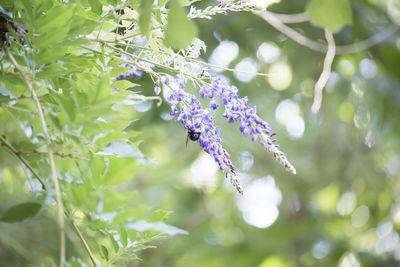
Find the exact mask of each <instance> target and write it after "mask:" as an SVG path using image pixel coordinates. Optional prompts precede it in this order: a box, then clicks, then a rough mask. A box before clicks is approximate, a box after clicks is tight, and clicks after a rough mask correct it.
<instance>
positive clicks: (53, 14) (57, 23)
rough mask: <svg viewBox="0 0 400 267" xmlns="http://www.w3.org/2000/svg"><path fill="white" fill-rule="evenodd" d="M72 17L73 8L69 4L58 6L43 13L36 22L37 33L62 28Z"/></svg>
mask: <svg viewBox="0 0 400 267" xmlns="http://www.w3.org/2000/svg"><path fill="white" fill-rule="evenodd" d="M71 17H72V8H71V7H70V6H68V5H65V6H56V7H54V8H52V9H50V10H49V11H48V12H46V14H44V15H41V16H40V18H39V19H38V20H37V23H36V31H37V33H48V32H49V30H50V29H52V28H53V29H58V30H59V29H62V28H64V27H66V25H68V20H69V19H70V18H71Z"/></svg>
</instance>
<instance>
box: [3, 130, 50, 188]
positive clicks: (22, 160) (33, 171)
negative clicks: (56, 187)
mask: <svg viewBox="0 0 400 267" xmlns="http://www.w3.org/2000/svg"><path fill="white" fill-rule="evenodd" d="M0 142H1V144H2V145H3V146H5V147H6V148H8V150H10V151H11V153H13V154H14V155H15V156H16V157H17V158H18V159H19V160H20V161H21V162H22V163H23V164H24V165H25V167H26V168H28V169H29V170H30V171H31V173H32V174H33V176H35V177H36V179H38V181H39V182H40V184H41V185H42V189H43V190H46V184H45V183H44V181H43V179H42V178H41V177H40V175H39V174H38V173H37V172H36V171H35V169H34V168H33V167H32V166H31V165H30V164H29V163H28V162H27V161H26V160H25V159H24V157H22V156H21V152H19V151H17V150H16V149H15V148H14V147H13V146H12V145H11V144H10V143H8V142H7V140H6V139H5V138H4V137H2V136H1V135H0Z"/></svg>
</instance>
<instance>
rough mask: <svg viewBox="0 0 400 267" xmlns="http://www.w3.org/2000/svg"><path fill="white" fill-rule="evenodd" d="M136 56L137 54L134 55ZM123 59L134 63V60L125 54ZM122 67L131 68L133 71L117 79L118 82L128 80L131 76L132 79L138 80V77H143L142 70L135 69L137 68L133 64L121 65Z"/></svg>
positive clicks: (122, 56)
mask: <svg viewBox="0 0 400 267" xmlns="http://www.w3.org/2000/svg"><path fill="white" fill-rule="evenodd" d="M134 55H135V53H134ZM121 58H122V59H124V60H127V61H133V59H132V58H131V57H130V56H128V55H125V54H122V55H121ZM121 66H122V67H125V68H130V69H132V70H129V71H127V72H126V73H124V74H121V75H119V76H118V77H117V80H124V79H126V78H128V77H130V76H131V77H135V78H138V77H141V76H142V70H141V69H139V68H137V67H135V66H133V65H132V64H129V63H124V64H121V65H120V67H121Z"/></svg>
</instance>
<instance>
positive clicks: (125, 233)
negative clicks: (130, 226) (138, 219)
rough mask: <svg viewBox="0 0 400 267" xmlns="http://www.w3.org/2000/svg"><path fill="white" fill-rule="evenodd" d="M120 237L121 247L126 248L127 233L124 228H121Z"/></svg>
mask: <svg viewBox="0 0 400 267" xmlns="http://www.w3.org/2000/svg"><path fill="white" fill-rule="evenodd" d="M120 237H121V243H122V245H123V246H124V247H126V246H127V245H128V232H127V231H126V229H125V228H124V227H121V232H120Z"/></svg>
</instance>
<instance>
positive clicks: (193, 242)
mask: <svg viewBox="0 0 400 267" xmlns="http://www.w3.org/2000/svg"><path fill="white" fill-rule="evenodd" d="M350 2H351V6H352V11H353V25H352V26H346V27H344V28H343V29H342V30H341V31H340V32H338V33H337V34H335V35H334V37H335V41H336V43H337V45H344V44H352V43H354V42H357V41H360V40H364V39H366V38H369V37H371V36H372V35H375V34H377V33H379V32H380V31H382V30H384V29H385V28H386V27H389V26H391V25H393V23H394V22H393V21H392V20H391V18H390V16H389V15H388V11H390V10H389V3H388V2H387V1H356V0H354V1H350ZM204 4H205V3H204ZM306 5H307V1H297V0H296V1H290V0H286V1H282V2H281V3H279V4H275V5H272V6H271V7H270V8H269V10H270V11H272V12H277V13H287V14H294V13H300V12H304V10H305V7H306ZM392 11H393V10H392ZM196 24H197V26H198V27H199V30H200V36H199V37H200V38H201V39H202V40H204V41H205V43H206V44H207V45H208V48H207V52H206V53H205V54H204V55H203V59H204V60H205V61H207V62H209V63H211V64H216V65H220V66H225V67H231V68H237V69H242V70H246V71H254V72H256V71H258V72H264V73H273V74H274V75H272V76H270V77H255V76H252V75H243V74H238V73H231V72H226V71H225V72H221V71H220V70H217V69H214V70H213V73H214V75H219V76H221V77H222V79H223V80H224V81H225V82H226V83H229V84H234V85H236V86H237V87H238V88H239V89H240V95H241V96H245V95H247V96H248V97H249V102H250V104H252V105H256V106H257V111H258V113H259V115H260V116H261V117H262V118H264V119H265V120H266V121H268V122H269V124H270V126H271V128H272V129H273V130H274V131H276V132H278V139H279V143H280V145H281V148H282V150H283V151H284V152H285V153H286V155H287V156H288V159H289V160H290V161H291V163H292V164H293V165H294V166H295V167H296V169H297V175H292V174H290V173H288V172H286V171H285V170H284V169H283V168H282V167H281V166H280V165H279V164H278V163H277V162H276V161H274V159H273V157H272V155H270V154H268V153H267V152H266V151H265V149H263V148H262V147H260V146H259V145H258V144H255V143H252V142H251V140H249V139H248V138H245V137H243V136H242V135H241V134H240V132H239V131H238V129H237V128H238V125H236V124H233V125H232V124H228V123H226V121H225V120H224V118H222V117H221V118H219V119H217V124H218V125H219V126H220V127H221V128H222V137H223V139H224V144H225V147H226V148H227V149H228V151H229V152H230V153H231V155H232V158H233V162H234V163H235V164H236V165H237V168H238V172H239V173H240V175H239V179H240V181H241V183H242V184H243V187H244V190H245V195H244V196H240V195H238V194H237V193H235V192H234V190H233V188H232V186H231V185H230V184H229V182H228V181H226V180H224V178H223V176H222V175H221V174H220V173H219V172H218V170H217V167H216V165H215V164H214V162H213V161H212V159H211V158H210V157H209V156H208V155H206V154H205V153H204V152H202V151H201V148H200V147H199V146H198V145H197V144H196V143H193V142H190V143H189V144H188V147H187V148H185V140H186V132H185V130H184V129H182V128H181V126H180V125H179V124H177V123H175V122H174V121H173V120H169V119H170V118H169V116H168V106H167V105H163V106H161V107H160V108H156V107H155V105H154V104H153V105H154V106H153V107H151V106H150V105H151V104H150V102H149V103H147V108H145V109H144V110H146V112H145V113H143V114H142V116H141V119H140V120H139V121H138V122H137V125H138V126H139V125H141V126H142V127H143V131H142V135H143V138H144V139H145V141H144V142H143V143H142V145H141V149H142V151H143V153H145V154H146V155H148V156H149V157H151V158H152V159H154V161H155V162H156V163H157V164H154V165H152V166H150V167H149V166H147V167H146V168H144V169H143V170H142V172H141V173H140V174H139V175H137V176H136V177H135V179H134V182H133V183H134V187H135V188H137V189H138V191H139V194H140V199H145V200H146V202H147V203H149V204H151V205H152V206H156V207H160V208H164V209H169V210H173V211H174V213H173V214H172V215H171V216H170V218H169V220H168V222H169V223H170V224H172V225H176V226H178V227H180V228H183V229H185V230H187V231H189V235H187V236H176V237H173V238H168V239H165V240H162V241H160V242H159V243H158V244H157V246H158V248H157V249H150V250H146V251H145V252H143V253H142V254H141V255H140V257H141V258H142V261H140V262H138V264H137V266H215V267H217V266H238V267H239V266H240V267H242V266H260V267H267V266H270V267H286V266H398V264H399V262H400V243H399V235H398V229H399V226H400V198H399V197H398V196H399V193H400V179H399V178H400V155H399V151H400V147H399V142H400V139H399V137H400V87H399V78H400V35H399V33H398V32H396V33H395V34H393V35H392V36H390V37H389V38H387V39H385V40H383V41H382V42H380V43H379V44H378V45H376V46H374V47H371V48H370V49H366V50H360V51H358V52H357V53H352V54H345V55H336V57H335V59H334V62H333V65H332V73H331V75H330V78H329V81H328V83H327V85H326V87H325V89H324V91H323V103H322V107H321V110H320V112H319V113H318V114H314V113H312V112H311V105H312V103H313V90H314V84H315V82H316V80H317V79H318V77H319V75H320V74H321V71H322V67H323V60H324V57H325V54H324V53H319V52H315V51H312V50H310V49H309V48H307V47H304V46H301V45H299V44H297V43H295V42H294V41H293V40H291V39H289V38H287V37H286V36H285V35H283V34H282V33H280V32H279V31H277V30H276V29H274V28H273V27H271V26H270V25H269V24H268V23H267V22H266V21H264V20H262V19H261V18H259V17H257V16H255V15H253V14H251V13H245V12H243V13H231V14H230V15H229V16H223V15H219V16H216V17H215V18H214V19H213V20H197V21H196ZM290 26H291V27H292V28H294V29H295V30H296V31H298V32H300V33H302V34H304V35H306V36H308V37H309V38H311V39H313V40H315V41H317V42H321V43H325V42H326V41H325V38H324V32H323V30H322V29H320V28H317V27H314V26H313V25H312V24H310V23H309V22H304V23H298V24H292V25H290ZM150 88H151V87H150ZM147 109H148V110H147ZM144 110H143V111H144ZM216 117H218V116H216ZM149 125H151V126H149Z"/></svg>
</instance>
